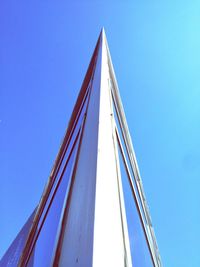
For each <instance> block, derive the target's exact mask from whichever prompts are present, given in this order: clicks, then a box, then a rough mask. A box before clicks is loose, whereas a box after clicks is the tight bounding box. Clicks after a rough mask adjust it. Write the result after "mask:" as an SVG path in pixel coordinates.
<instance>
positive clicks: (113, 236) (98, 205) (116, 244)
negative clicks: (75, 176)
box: [93, 31, 127, 267]
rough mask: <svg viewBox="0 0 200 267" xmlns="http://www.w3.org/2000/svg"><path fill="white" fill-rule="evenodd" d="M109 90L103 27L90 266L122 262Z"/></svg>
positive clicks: (122, 243) (121, 227)
mask: <svg viewBox="0 0 200 267" xmlns="http://www.w3.org/2000/svg"><path fill="white" fill-rule="evenodd" d="M109 90H110V88H109V70H108V64H107V51H106V45H105V34H104V31H103V33H102V64H101V85H100V111H99V135H98V157H97V176H96V199H95V220H94V251H93V266H94V267H100V266H105V267H106V266H108V267H110V266H115V267H117V266H119V267H122V266H126V254H125V240H124V234H123V226H122V216H121V208H120V206H121V203H120V197H119V186H118V185H119V184H118V174H117V164H116V155H115V150H114V143H113V128H112V115H113V114H112V113H113V112H112V110H111V106H110V92H109ZM126 229H127V228H126Z"/></svg>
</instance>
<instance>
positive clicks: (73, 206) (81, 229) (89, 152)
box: [59, 46, 101, 267]
mask: <svg viewBox="0 0 200 267" xmlns="http://www.w3.org/2000/svg"><path fill="white" fill-rule="evenodd" d="M100 47H101V46H100ZM100 77H101V49H99V52H98V58H97V63H96V69H95V73H94V79H93V84H92V89H91V95H90V102H89V106H88V111H87V116H86V121H85V126H84V132H83V137H82V143H81V147H80V153H79V159H78V162H77V169H76V173H75V177H74V182H73V185H72V189H71V197H70V199H69V203H68V211H67V220H66V225H65V232H64V237H63V245H62V250H61V255H60V261H59V266H70V267H73V266H92V257H93V224H94V203H95V185H96V162H97V141H98V121H99V93H100Z"/></svg>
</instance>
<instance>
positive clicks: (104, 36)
mask: <svg viewBox="0 0 200 267" xmlns="http://www.w3.org/2000/svg"><path fill="white" fill-rule="evenodd" d="M100 36H101V39H102V40H104V41H105V40H106V34H105V28H104V27H102V29H101V33H100Z"/></svg>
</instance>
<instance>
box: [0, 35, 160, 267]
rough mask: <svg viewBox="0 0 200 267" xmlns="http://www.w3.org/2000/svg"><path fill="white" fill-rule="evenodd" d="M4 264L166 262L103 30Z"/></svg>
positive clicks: (146, 265)
mask: <svg viewBox="0 0 200 267" xmlns="http://www.w3.org/2000/svg"><path fill="white" fill-rule="evenodd" d="M0 266H20V267H22V266H23V267H24V266H28V267H32V266H34V267H49V266H59V267H64V266H69V267H73V266H83V267H87V266H88V267H89V266H93V267H98V266H101V267H102V266H104V267H106V266H109V267H111V266H113V267H118V266H119V267H122V266H124V267H125V266H127V267H129V266H130V267H131V266H133V267H150V266H155V267H160V266H161V260H160V256H159V252H158V247H157V244H156V239H155V236H154V231H153V228H152V223H151V219H150V215H149V210H148V207H147V203H146V199H145V195H144V191H143V187H142V181H141V178H140V174H139V170H138V166H137V162H136V157H135V154H134V150H133V146H132V142H131V138H130V134H129V130H128V125H127V122H126V118H125V114H124V110H123V106H122V103H121V99H120V95H119V90H118V86H117V81H116V78H115V74H114V70H113V66H112V62H111V57H110V53H109V49H108V45H107V41H106V37H105V33H104V30H102V32H101V34H100V36H99V39H98V41H97V44H96V47H95V50H94V53H93V56H92V59H91V61H90V64H89V67H88V70H87V73H86V76H85V79H84V81H83V84H82V87H81V90H80V93H79V96H78V99H77V102H76V104H75V107H74V110H73V113H72V115H71V119H70V121H69V125H68V128H67V131H66V134H65V137H64V140H63V143H62V145H61V147H60V150H59V153H58V156H57V158H56V161H55V164H54V166H53V169H52V172H51V174H50V177H49V180H48V182H47V185H46V188H45V190H44V192H43V195H42V198H41V200H40V203H39V205H38V207H37V208H36V210H35V211H34V213H33V214H32V215H31V217H30V218H29V220H28V221H27V223H26V224H25V226H24V227H23V228H22V230H21V232H20V233H19V234H18V236H17V238H16V239H15V241H14V242H13V244H12V245H11V247H10V248H9V249H8V251H7V253H6V254H5V255H4V257H3V258H2V260H1V262H0Z"/></svg>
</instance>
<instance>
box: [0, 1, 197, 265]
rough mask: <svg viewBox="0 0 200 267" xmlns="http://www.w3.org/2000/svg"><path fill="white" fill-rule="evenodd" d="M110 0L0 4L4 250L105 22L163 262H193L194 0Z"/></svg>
mask: <svg viewBox="0 0 200 267" xmlns="http://www.w3.org/2000/svg"><path fill="white" fill-rule="evenodd" d="M70 2H73V3H70ZM107 2H108V1H85V2H84V4H83V1H20V2H19V1H10V0H3V1H1V3H0V36H1V41H0V214H1V220H0V240H1V241H0V255H2V254H3V253H4V251H5V250H6V249H7V247H8V246H9V244H10V242H11V241H12V240H13V239H14V237H15V235H16V234H17V232H18V231H19V230H20V228H21V227H22V225H23V224H24V222H25V220H26V219H27V217H28V216H29V215H30V214H31V212H32V210H33V209H34V207H35V206H36V204H37V203H38V201H39V199H40V196H41V193H42V190H43V188H44V185H45V182H46V180H47V178H48V175H49V173H50V171H51V167H52V164H53V162H54V159H55V157H56V154H57V152H58V149H59V146H60V143H61V140H62V137H63V135H64V132H65V129H66V127H67V123H68V120H69V117H70V114H71V111H72V108H73V105H74V103H75V100H76V97H77V94H78V91H79V89H80V86H81V83H82V80H83V78H84V74H85V72H86V69H87V66H88V63H89V60H90V57H91V55H92V52H93V49H94V46H95V43H96V40H97V38H98V35H99V33H100V30H101V28H102V26H104V27H105V31H106V35H107V40H108V44H109V48H110V52H111V56H112V61H113V64H114V68H115V72H116V76H117V80H118V84H119V88H120V93H121V97H122V100H123V104H124V107H125V112H126V115H127V121H128V124H129V128H130V132H131V136H132V139H133V144H134V148H135V151H136V156H137V159H138V164H139V168H140V172H141V176H142V179H143V184H144V189H145V192H146V196H147V200H148V203H149V206H150V211H151V215H152V220H153V224H154V228H155V232H156V236H157V240H158V244H159V249H160V252H161V257H162V260H163V265H164V266H169V267H188V266H191V267H198V266H200V256H199V240H200V232H199V221H200V211H199V203H200V194H199V187H200V180H199V178H200V150H199V147H200V138H199V136H200V104H199V103H200V78H199V72H200V50H199V47H200V28H199V25H200V15H199V14H200V3H199V1H158V0H154V1H134V0H132V1H128V0H127V1H109V3H107Z"/></svg>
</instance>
